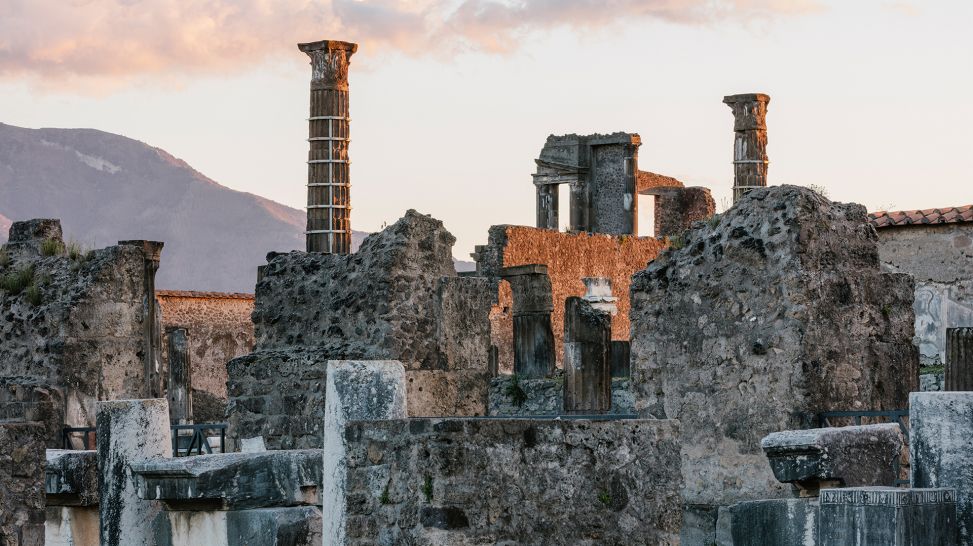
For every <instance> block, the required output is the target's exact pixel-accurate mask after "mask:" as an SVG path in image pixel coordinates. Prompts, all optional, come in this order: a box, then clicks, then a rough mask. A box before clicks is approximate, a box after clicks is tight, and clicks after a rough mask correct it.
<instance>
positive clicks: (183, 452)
mask: <svg viewBox="0 0 973 546" xmlns="http://www.w3.org/2000/svg"><path fill="white" fill-rule="evenodd" d="M169 429H170V431H171V432H172V456H173V457H185V456H188V455H211V454H213V453H214V451H213V448H212V447H210V445H209V435H208V434H207V432H214V433H216V432H218V433H219V437H220V447H219V453H226V423H200V424H196V425H169ZM95 430H96V429H95V427H64V428H63V429H61V446H62V447H63V448H64V449H74V448H73V447H72V445H71V439H72V436H75V437H76V436H77V435H78V434H80V435H81V438H80V440H81V445H82V446H84V449H93V448H94V446H95V443H96V439H95ZM186 431H190V433H189V434H187V433H186ZM213 435H214V436H215V434H213Z"/></svg>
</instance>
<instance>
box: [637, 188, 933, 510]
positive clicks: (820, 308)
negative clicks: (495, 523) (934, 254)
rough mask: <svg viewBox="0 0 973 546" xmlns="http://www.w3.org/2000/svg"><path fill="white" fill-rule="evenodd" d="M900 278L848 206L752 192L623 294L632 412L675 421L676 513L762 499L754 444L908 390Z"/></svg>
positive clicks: (894, 401) (760, 461) (912, 374)
mask: <svg viewBox="0 0 973 546" xmlns="http://www.w3.org/2000/svg"><path fill="white" fill-rule="evenodd" d="M913 289H914V284H913V281H912V279H911V277H909V276H907V275H901V274H889V273H883V272H881V269H880V267H879V260H878V248H877V236H876V234H875V230H874V229H873V228H872V226H871V225H870V224H869V223H868V220H867V218H866V215H865V209H864V208H863V207H861V206H860V205H855V204H841V203H832V202H830V201H828V200H827V199H825V198H824V197H822V196H820V195H818V194H816V193H814V192H812V191H810V190H807V189H805V188H799V187H795V186H778V187H773V188H767V189H755V190H753V191H751V192H750V193H748V194H747V195H746V196H745V197H743V198H741V200H740V201H739V202H738V203H737V205H735V206H734V207H733V208H731V209H730V210H729V211H727V212H726V213H724V214H723V215H722V216H721V217H719V218H718V220H717V221H714V222H712V223H700V224H697V225H696V227H695V228H694V229H692V230H690V231H689V232H687V234H686V236H685V244H684V246H682V247H681V248H679V249H677V250H670V251H668V252H665V253H663V254H662V255H661V256H660V257H659V258H657V259H656V260H655V261H654V262H652V263H650V264H649V266H648V267H647V268H646V269H645V271H642V272H639V273H638V274H636V275H635V277H634V278H633V283H632V346H631V355H632V383H633V386H634V387H635V391H636V405H637V407H638V408H639V409H640V410H641V411H642V412H644V413H646V414H650V415H654V416H656V417H666V418H670V419H680V420H681V422H682V425H681V430H682V454H683V457H684V459H683V460H684V466H683V471H684V477H685V480H686V487H685V499H686V502H687V503H689V504H701V505H716V504H728V503H732V502H736V501H738V500H745V499H758V498H773V497H776V496H781V495H783V494H784V493H785V490H784V489H783V487H782V486H781V484H779V483H778V482H777V481H776V480H775V479H774V477H773V475H772V474H771V472H770V469H769V467H768V466H767V463H766V460H765V459H764V456H763V454H762V453H761V450H760V445H759V442H760V439H761V438H762V437H764V436H765V435H767V434H769V433H771V432H775V431H779V430H789V429H798V428H806V427H807V426H809V425H810V424H811V419H812V418H813V416H814V415H815V414H816V413H818V412H821V411H827V410H882V409H901V408H905V407H907V405H908V393H909V392H910V391H912V390H915V389H916V387H917V363H918V358H917V355H916V350H915V348H914V347H913V346H912V344H911V340H912V323H913V315H912V293H913Z"/></svg>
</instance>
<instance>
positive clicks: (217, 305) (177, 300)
mask: <svg viewBox="0 0 973 546" xmlns="http://www.w3.org/2000/svg"><path fill="white" fill-rule="evenodd" d="M155 296H156V300H158V302H159V307H160V308H161V310H162V329H163V331H165V329H166V328H170V327H181V328H186V329H187V331H188V335H189V349H190V350H189V352H190V364H191V367H192V371H191V374H192V388H193V416H194V419H195V421H196V422H197V423H204V422H205V423H211V422H219V421H222V420H223V419H224V412H225V409H226V396H227V395H226V379H227V376H226V363H227V362H229V361H230V360H232V359H233V358H236V357H238V356H243V355H245V354H247V353H249V352H250V351H252V350H253V343H254V334H253V323H252V322H251V321H250V314H251V313H252V312H253V295H252V294H235V293H234V294H228V293H220V292H189V291H182V290H157V291H156V293H155ZM162 339H163V343H162V360H163V362H166V363H167V362H168V358H169V356H168V355H169V352H168V349H169V348H168V342H167V341H168V340H167V337H166V336H163V338H162ZM164 367H165V368H168V365H167V364H166V365H165V366H164Z"/></svg>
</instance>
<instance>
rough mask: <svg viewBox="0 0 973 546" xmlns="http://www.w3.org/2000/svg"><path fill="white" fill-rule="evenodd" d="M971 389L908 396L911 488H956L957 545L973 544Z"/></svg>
mask: <svg viewBox="0 0 973 546" xmlns="http://www.w3.org/2000/svg"><path fill="white" fill-rule="evenodd" d="M971 416H973V392H914V393H912V394H911V395H910V396H909V428H910V441H909V458H910V464H911V470H912V475H911V481H912V487H946V488H952V489H955V490H956V494H957V497H956V509H957V526H958V528H959V544H960V545H961V546H970V545H973V417H971Z"/></svg>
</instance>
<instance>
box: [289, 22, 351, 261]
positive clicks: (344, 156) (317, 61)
mask: <svg viewBox="0 0 973 546" xmlns="http://www.w3.org/2000/svg"><path fill="white" fill-rule="evenodd" d="M297 47H298V48H299V49H300V50H301V51H303V52H304V53H307V55H308V56H309V57H310V58H311V116H310V117H309V118H308V122H309V123H310V127H309V135H310V136H309V138H308V141H309V142H310V151H309V152H308V161H307V231H306V232H305V233H306V234H307V251H308V252H328V253H334V254H349V253H350V252H351V193H350V191H351V190H350V188H351V178H350V176H349V165H350V163H351V161H350V160H349V159H348V144H349V142H351V139H350V138H349V122H350V121H351V117H349V110H348V64H349V62H350V59H351V56H352V55H353V54H354V53H355V52H356V51H358V44H353V43H349V42H340V41H336V40H321V41H319V42H311V43H306V44H297Z"/></svg>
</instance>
